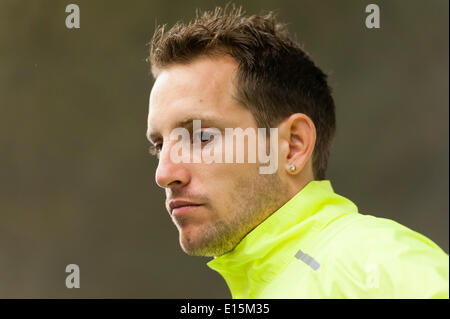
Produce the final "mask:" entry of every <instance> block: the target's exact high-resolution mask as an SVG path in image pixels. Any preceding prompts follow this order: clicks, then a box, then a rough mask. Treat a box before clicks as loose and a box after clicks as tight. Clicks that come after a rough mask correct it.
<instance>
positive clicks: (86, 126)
mask: <svg viewBox="0 0 450 319" xmlns="http://www.w3.org/2000/svg"><path fill="white" fill-rule="evenodd" d="M69 3H76V4H78V5H79V6H80V10H81V28H80V29H72V30H69V29H67V28H66V26H65V19H66V16H67V15H68V13H66V12H65V7H66V5H68V4H69ZM235 3H236V4H242V5H243V6H244V9H245V10H246V11H247V13H250V14H257V13H261V12H262V13H264V12H267V11H268V10H276V11H277V12H278V15H279V19H280V20H282V21H284V22H286V23H288V28H289V30H290V31H291V33H292V34H293V35H295V36H296V38H297V40H298V41H300V42H301V43H303V44H304V48H305V50H306V51H307V52H308V53H310V54H311V55H312V57H313V59H314V61H315V62H316V63H317V64H318V65H319V66H320V67H321V68H322V69H323V70H324V71H325V72H326V73H328V74H330V84H331V86H332V87H333V91H334V98H335V101H336V105H337V126H338V131H337V137H336V140H335V143H334V146H333V150H332V154H331V158H330V165H329V170H328V178H329V179H330V180H331V182H332V184H333V186H334V188H335V191H336V192H337V193H339V194H341V195H343V196H346V197H348V198H349V199H351V200H352V201H354V202H355V203H356V204H357V205H358V207H359V208H360V211H361V212H363V213H365V214H370V215H375V216H379V217H384V218H390V219H394V220H396V221H398V222H399V223H401V224H403V225H405V226H407V227H409V228H411V229H413V230H415V231H418V232H420V233H422V234H424V235H425V236H427V237H429V238H430V239H432V240H433V241H434V242H436V243H437V244H438V245H439V246H440V247H442V249H444V250H445V251H446V252H447V253H448V249H449V219H448V217H449V195H448V192H449V179H448V177H449V170H448V169H449V122H448V119H449V91H448V87H449V75H448V72H449V42H448V39H449V34H448V33H449V22H448V21H449V19H448V15H449V3H448V1H445V0H442V1H437V0H433V1H425V0H423V1H409V0H408V1H379V0H377V1H368V0H367V1H334V0H330V1H324V0H319V1H310V0H305V1H300V0H291V1H283V0H277V1H275V0H271V1H267V0H266V1H264V0H258V1H256V0H255V1H245V2H244V1H235ZM370 3H376V4H378V5H379V6H380V9H381V29H367V28H366V27H365V18H366V16H367V15H368V14H367V13H365V7H366V5H368V4H370ZM223 4H225V1H161V0H159V1H156V0H154V1H124V0H122V1H105V0H101V1H100V0H97V1H86V0H83V1H81V0H79V1H53V0H45V1H43V0H39V1H17V0H0V110H1V113H0V114H1V115H0V130H1V133H0V150H1V153H0V155H1V156H0V181H1V183H0V218H1V219H0V298H36V297H39V298H229V297H230V296H231V295H230V293H229V291H228V288H227V286H226V284H225V282H224V281H223V279H222V278H221V277H220V275H219V274H217V273H215V272H213V271H212V270H210V269H209V268H208V267H207V266H206V262H208V261H209V260H210V258H202V257H190V256H187V255H185V254H184V253H183V252H182V251H181V249H180V247H179V244H178V231H177V229H176V228H175V226H174V225H173V224H172V222H171V220H170V218H169V216H168V214H167V212H166V211H165V208H164V198H165V196H164V191H163V190H162V189H159V188H158V187H157V185H156V183H155V181H154V173H155V169H156V164H157V163H156V161H155V160H154V159H153V158H151V157H150V155H149V154H148V153H147V147H148V142H147V140H146V138H145V131H146V116H147V107H148V96H149V93H150V90H151V87H152V84H153V80H152V78H151V76H150V72H149V65H148V63H147V62H146V61H145V59H146V57H147V51H148V46H147V43H148V42H149V41H150V39H151V36H152V35H153V31H154V29H155V25H156V23H158V24H159V23H167V24H168V25H169V26H171V25H173V24H174V23H175V22H176V21H177V20H184V21H189V20H190V19H191V18H193V17H194V16H195V8H203V9H212V8H214V7H215V6H216V5H223ZM70 263H75V264H78V265H79V266H80V270H81V288H80V289H67V288H66V286H65V278H66V276H67V275H68V274H67V273H65V267H66V265H67V264H70Z"/></svg>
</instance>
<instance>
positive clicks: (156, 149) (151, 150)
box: [148, 143, 162, 159]
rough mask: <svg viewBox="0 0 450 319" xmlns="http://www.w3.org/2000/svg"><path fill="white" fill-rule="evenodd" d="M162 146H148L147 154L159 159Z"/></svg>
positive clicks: (159, 144)
mask: <svg viewBox="0 0 450 319" xmlns="http://www.w3.org/2000/svg"><path fill="white" fill-rule="evenodd" d="M161 148H162V144H161V143H158V144H155V145H150V147H149V148H148V152H149V153H150V154H152V155H153V156H156V157H157V158H158V159H159V153H160V152H161Z"/></svg>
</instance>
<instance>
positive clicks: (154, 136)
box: [147, 115, 224, 143]
mask: <svg viewBox="0 0 450 319" xmlns="http://www.w3.org/2000/svg"><path fill="white" fill-rule="evenodd" d="M194 120H201V126H202V128H203V127H205V128H206V127H221V126H222V125H224V123H223V122H222V121H221V120H220V119H218V118H217V117H208V116H205V115H201V116H189V117H187V118H184V119H182V120H180V121H178V122H176V123H175V127H177V128H178V127H180V128H181V127H183V128H186V129H188V128H192V126H193V124H194ZM147 138H148V140H149V141H150V142H151V143H156V142H157V141H159V140H161V139H162V136H161V134H160V133H159V132H157V131H155V132H151V133H150V134H149V135H147Z"/></svg>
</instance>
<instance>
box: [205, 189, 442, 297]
mask: <svg viewBox="0 0 450 319" xmlns="http://www.w3.org/2000/svg"><path fill="white" fill-rule="evenodd" d="M207 265H208V266H209V267H210V268H211V269H213V270H216V271H217V272H219V273H220V274H221V275H222V276H223V277H224V279H225V281H226V282H227V284H228V287H229V288H230V290H231V294H232V297H233V298H449V257H448V255H447V254H446V253H445V252H444V251H443V250H442V249H441V248H439V246H437V245H436V244H435V243H434V242H432V241H431V240H430V239H428V238H427V237H425V236H423V235H421V234H419V233H417V232H415V231H413V230H411V229H409V228H407V227H405V226H402V225H400V224H398V223H397V222H395V221H392V220H389V219H385V218H377V217H374V216H370V215H363V214H360V213H359V212H358V208H357V207H356V206H355V204H353V203H352V202H351V201H350V200H348V199H346V198H344V197H342V196H340V195H337V194H336V193H334V191H333V188H332V186H331V183H330V181H328V180H323V181H312V182H310V183H309V184H308V185H307V186H306V187H304V188H303V189H302V190H301V191H300V192H299V193H297V194H296V195H295V196H294V197H293V198H292V199H290V200H289V201H288V202H287V203H286V204H285V205H283V206H282V207H281V208H280V209H279V210H277V211H276V212H274V213H273V214H272V215H271V216H270V217H269V218H267V219H266V220H265V221H264V222H262V223H261V224H260V225H258V226H257V227H256V228H255V229H253V230H252V231H251V232H250V233H249V234H247V236H245V237H244V238H243V239H242V241H241V242H240V243H239V244H238V245H237V246H236V247H235V248H234V249H233V250H232V251H230V252H228V253H226V254H224V255H222V256H219V257H216V258H214V259H213V260H211V261H209V262H208V264H207Z"/></svg>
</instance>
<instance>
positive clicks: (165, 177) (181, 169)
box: [155, 143, 190, 188]
mask: <svg viewBox="0 0 450 319" xmlns="http://www.w3.org/2000/svg"><path fill="white" fill-rule="evenodd" d="M168 144H169V143H165V144H164V145H163V147H162V149H161V151H160V153H159V163H158V167H157V168H156V173H155V181H156V184H158V186H159V187H161V188H173V187H179V186H182V185H186V184H187V183H189V179H190V174H189V170H188V168H187V166H186V163H183V162H181V163H174V162H172V160H171V158H170V145H168Z"/></svg>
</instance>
